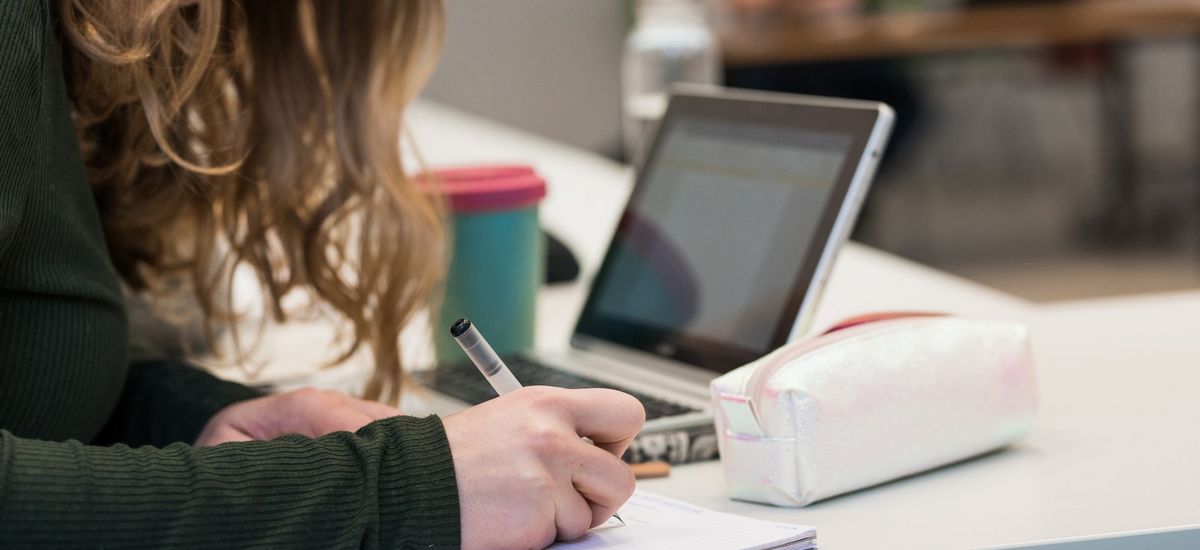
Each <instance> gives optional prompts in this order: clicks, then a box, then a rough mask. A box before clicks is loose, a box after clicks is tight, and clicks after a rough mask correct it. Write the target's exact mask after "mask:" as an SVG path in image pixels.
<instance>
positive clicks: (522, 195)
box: [417, 164, 546, 213]
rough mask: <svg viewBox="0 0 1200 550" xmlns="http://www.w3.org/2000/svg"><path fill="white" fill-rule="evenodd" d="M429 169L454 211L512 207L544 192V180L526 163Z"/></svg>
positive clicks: (536, 199)
mask: <svg viewBox="0 0 1200 550" xmlns="http://www.w3.org/2000/svg"><path fill="white" fill-rule="evenodd" d="M431 173H432V175H433V176H434V178H435V179H436V181H437V183H438V187H439V188H440V189H441V191H442V193H443V195H444V196H445V197H446V198H447V199H448V202H449V204H450V209H451V210H452V211H454V212H458V213H472V212H490V211H496V210H516V209H519V208H525V207H528V206H532V205H535V204H537V203H538V202H539V201H541V200H542V197H545V196H546V181H545V180H543V179H542V177H541V176H539V175H538V174H537V172H535V171H534V170H533V167H530V166H524V165H516V164H497V165H485V166H461V167H453V168H443V169H440V170H434V171H432V172H431ZM425 177H426V175H421V176H418V178H417V179H418V180H422V179H425Z"/></svg>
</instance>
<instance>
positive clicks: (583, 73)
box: [425, 0, 630, 155]
mask: <svg viewBox="0 0 1200 550" xmlns="http://www.w3.org/2000/svg"><path fill="white" fill-rule="evenodd" d="M446 12H447V18H446V43H445V49H444V51H443V54H442V59H441V62H440V64H439V65H438V69H437V71H436V72H435V73H434V76H433V79H432V80H431V81H430V83H429V86H428V87H427V88H426V92H425V96H426V97H429V98H431V99H434V100H437V101H441V102H443V103H446V104H449V105H452V106H455V107H458V108H461V109H464V110H467V111H470V112H474V113H478V114H481V115H484V116H486V117H489V118H492V119H495V120H499V121H501V122H504V123H507V124H512V125H515V126H518V127H521V128H525V129H528V130H531V131H534V132H537V133H540V134H543V135H546V136H548V137H551V138H554V139H558V140H561V141H565V142H567V143H571V144H573V145H576V146H580V147H584V148H586V149H590V150H592V151H596V152H600V153H604V154H610V155H611V154H615V153H616V152H617V151H618V150H619V148H620V122H621V119H620V64H621V45H622V42H623V41H624V37H625V33H626V30H627V29H628V26H629V18H630V12H629V5H628V2H626V1H625V0H446Z"/></svg>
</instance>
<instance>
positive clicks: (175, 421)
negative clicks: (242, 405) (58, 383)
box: [93, 358, 262, 447]
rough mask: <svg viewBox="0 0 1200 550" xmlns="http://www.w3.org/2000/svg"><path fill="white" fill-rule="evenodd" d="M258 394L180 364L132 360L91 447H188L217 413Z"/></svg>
mask: <svg viewBox="0 0 1200 550" xmlns="http://www.w3.org/2000/svg"><path fill="white" fill-rule="evenodd" d="M260 395H262V394H261V393H260V392H258V391H256V390H254V389H251V388H248V387H246V386H242V385H240V384H235V383H233V382H227V381H225V380H221V379H219V378H217V377H215V376H213V375H211V374H208V373H207V372H204V371H202V370H200V369H198V368H195V367H193V366H191V365H188V364H186V363H184V362H181V361H179V360H175V359H165V358H164V359H142V360H134V362H133V363H131V364H130V366H129V373H128V375H127V376H126V379H125V387H124V389H123V390H122V391H121V398H120V400H119V401H118V402H117V406H116V409H115V410H114V411H113V413H112V416H110V417H109V419H108V422H107V423H106V424H105V426H104V428H103V429H102V430H101V431H100V434H99V435H97V436H96V439H95V440H93V443H96V444H112V443H124V444H127V445H132V446H135V447H136V446H140V445H155V446H160V447H161V446H165V445H168V444H171V443H175V442H183V443H192V442H194V441H196V437H197V436H199V435H200V432H201V431H202V430H203V429H204V425H205V424H207V423H208V420H209V418H212V416H213V415H214V414H216V413H217V411H219V410H221V409H223V408H225V407H226V406H228V405H230V404H233V403H235V402H238V401H242V400H245V399H251V398H254V397H258V396H260Z"/></svg>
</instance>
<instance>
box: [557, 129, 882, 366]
mask: <svg viewBox="0 0 1200 550" xmlns="http://www.w3.org/2000/svg"><path fill="white" fill-rule="evenodd" d="M675 115H676V116H673V117H671V116H669V117H668V118H667V119H666V120H664V122H663V126H662V128H661V129H660V132H659V138H658V141H657V143H656V146H655V148H654V151H653V152H652V154H651V156H650V157H649V160H648V161H647V163H646V165H645V169H644V171H643V173H642V174H641V178H640V179H639V182H638V185H637V188H636V191H635V193H634V196H633V197H632V198H631V200H630V203H629V205H628V206H627V208H626V210H625V212H624V214H623V215H622V218H621V220H620V222H619V224H618V228H617V231H616V234H615V235H614V238H613V242H612V244H611V247H610V249H609V252H608V256H607V257H606V258H605V261H604V265H603V267H602V269H601V272H600V274H599V275H598V276H597V279H596V281H595V284H594V287H593V289H592V293H591V295H590V296H589V300H588V304H587V306H586V307H585V310H584V314H583V316H581V318H580V325H579V328H578V330H579V331H580V332H583V333H585V334H592V335H595V336H599V337H602V338H605V339H608V340H613V341H616V342H617V343H620V344H623V345H627V346H632V347H636V348H642V349H646V350H647V351H651V352H654V353H658V354H660V355H667V356H675V358H677V359H682V360H685V362H689V363H693V364H699V365H700V366H707V367H709V368H713V369H715V370H727V369H728V368H732V367H734V366H737V365H738V364H740V363H741V362H744V361H748V360H751V359H753V358H754V357H758V356H760V355H763V354H765V353H766V352H768V351H770V350H771V349H773V348H774V347H776V346H777V345H778V344H780V343H782V342H779V341H778V340H779V338H780V334H781V329H783V328H786V327H783V325H787V326H788V327H790V325H791V320H792V318H793V317H794V316H795V315H796V311H795V308H796V307H797V304H796V303H795V300H794V299H793V298H794V295H795V293H796V292H797V285H798V284H801V285H804V286H805V287H807V284H808V283H809V281H810V278H811V273H809V274H808V275H809V276H808V277H805V276H804V275H805V271H806V269H807V270H809V271H810V272H811V270H812V269H813V265H812V264H813V263H814V262H813V260H814V257H815V255H814V254H812V253H811V252H814V251H812V250H810V249H811V248H813V247H816V248H820V247H823V246H824V245H825V243H826V242H827V240H828V231H829V229H830V225H831V221H830V219H829V216H828V214H829V213H830V210H831V208H830V206H831V202H834V203H836V204H834V205H833V206H834V208H833V214H836V207H837V206H840V203H841V199H842V195H843V194H844V189H842V190H841V192H839V183H841V182H843V181H844V180H846V179H848V176H847V175H846V174H845V173H846V172H848V171H850V170H852V169H853V168H854V166H853V165H854V164H856V161H857V160H858V157H857V155H856V154H855V153H856V151H855V149H858V150H861V145H860V146H859V147H857V148H856V147H855V145H856V141H859V140H856V139H855V135H854V133H852V132H849V131H838V130H836V129H814V128H811V127H806V126H804V125H796V124H788V123H785V122H786V121H777V120H770V119H761V120H750V121H746V120H737V119H736V118H732V117H728V116H720V115H719V114H716V113H712V114H710V113H688V114H683V113H678V112H677V113H675ZM848 165H849V166H848ZM815 252H817V253H819V252H820V251H819V250H817V251H815ZM800 290H803V289H800ZM680 348H684V349H683V350H681V349H680ZM681 351H683V352H684V353H683V356H680V352H681ZM687 351H691V352H692V353H691V355H695V356H696V357H695V358H689V357H687V356H686V355H688V353H686V352H687Z"/></svg>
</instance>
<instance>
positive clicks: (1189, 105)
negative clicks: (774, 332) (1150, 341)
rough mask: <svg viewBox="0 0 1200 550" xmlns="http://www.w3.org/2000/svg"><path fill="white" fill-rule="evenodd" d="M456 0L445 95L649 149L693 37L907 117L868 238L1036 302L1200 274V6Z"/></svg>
mask: <svg viewBox="0 0 1200 550" xmlns="http://www.w3.org/2000/svg"><path fill="white" fill-rule="evenodd" d="M446 4H447V9H448V22H447V37H446V44H445V49H444V53H443V57H442V60H441V63H440V65H439V68H438V70H437V72H436V73H435V75H434V77H433V79H432V81H431V82H430V84H429V86H428V88H427V91H426V92H425V96H426V97H427V98H430V99H433V100H435V101H439V102H442V103H445V104H448V105H451V106H454V107H457V108H460V109H463V110H465V111H469V112H472V113H476V114H480V115H483V116H486V117H488V118H492V119H495V120H498V121H500V122H503V123H506V124H510V125H513V126H517V127H521V128H524V129H527V130H529V131H532V132H535V133H538V134H542V135H545V136H547V137H550V138H553V139H557V140H560V141H564V142H567V143H570V144H573V145H576V146H579V147H582V148H586V149H588V150H591V151H595V152H598V153H601V154H604V155H606V156H609V157H611V158H614V159H618V160H628V159H629V157H630V156H632V155H634V154H635V152H636V147H631V143H632V144H633V145H636V141H637V139H636V138H637V137H638V134H637V131H638V127H637V126H636V125H635V126H633V127H632V128H634V130H633V131H632V133H631V126H629V124H625V126H624V129H623V121H626V122H630V121H631V120H632V121H633V122H634V123H636V122H637V120H638V118H637V117H639V116H643V114H639V113H640V112H633V111H634V110H631V105H634V106H636V104H637V102H638V99H639V96H638V94H639V93H640V91H639V90H631V89H630V86H631V82H635V81H637V79H638V78H639V77H637V76H631V75H636V74H638V73H637V71H638V70H643V69H645V68H646V67H645V63H646V62H645V61H644V60H640V59H638V58H637V55H641V54H643V53H645V52H644V51H640V50H639V48H640V49H642V50H645V49H646V48H651V49H653V48H655V47H661V46H662V44H661V43H657V44H658V46H655V45H654V43H651V44H650V45H649V46H648V45H647V44H648V43H647V42H646V41H645V39H646V38H647V37H649V39H650V40H651V42H654V41H656V40H659V39H663V40H666V41H667V42H671V41H672V40H674V41H675V42H674V44H675V46H672V47H676V46H678V47H691V48H693V49H696V48H699V50H697V51H698V52H699V53H696V52H693V53H696V55H699V56H700V58H699V60H698V61H694V62H691V63H693V65H691V66H690V68H687V69H685V70H683V72H681V73H677V74H675V73H673V74H675V76H674V78H675V79H684V80H688V79H701V80H704V79H712V80H716V81H718V82H723V83H724V84H726V85H729V86H736V87H743V88H759V89H768V90H778V91H787V92H795V93H809V94H819V95H832V96H841V97H855V98H863V99H873V100H879V101H885V102H887V103H889V104H890V105H892V106H893V108H895V109H896V111H897V116H898V124H897V128H896V132H895V133H894V134H893V138H892V141H891V145H890V150H889V153H888V155H887V157H886V158H885V161H884V164H883V166H882V167H881V170H880V173H879V176H878V177H877V179H876V183H875V186H874V189H873V190H872V192H871V194H870V197H869V199H868V201H867V205H866V206H865V208H864V211H863V215H862V217H861V218H860V221H859V225H858V228H857V230H856V233H855V238H856V239H857V240H859V241H862V242H864V243H867V244H870V245H872V246H875V247H878V248H881V249H884V250H887V251H890V252H893V253H896V254H898V255H901V256H904V257H907V258H911V259H913V260H916V261H919V262H922V263H926V264H929V265H932V266H935V267H937V268H940V269H944V270H947V271H950V272H953V273H958V274H960V275H963V276H965V277H968V278H971V279H974V280H977V281H980V282H982V283H984V284H987V285H990V286H993V287H996V288H998V289H1001V290H1004V291H1007V292H1010V293H1013V294H1016V295H1019V296H1023V297H1025V298H1028V299H1031V300H1035V301H1051V300H1061V299H1073V298H1085V297H1096V296H1109V295H1121V294H1132V293H1143V292H1158V291H1169V290H1176V289H1185V288H1196V287H1200V155H1197V153H1198V152H1200V92H1198V91H1197V88H1198V85H1200V0H641V1H630V0H571V1H570V2H563V1H561V0H521V1H519V2H495V1H494V0H449V1H448V2H447V3H446ZM672 33H673V34H672ZM679 44H683V46H679ZM660 53H661V52H660ZM631 56H633V57H632V58H631ZM710 65H711V67H713V69H712V73H713V74H711V75H709V74H708V72H709V71H708V69H707V67H709V66H710ZM631 70H633V71H634V72H632V73H631V72H630V71H631ZM642 91H644V90H642ZM641 99H647V98H641ZM648 99H653V98H648ZM651 103H653V102H651ZM650 110H651V111H653V108H651V109H650ZM631 117H633V118H632V119H631Z"/></svg>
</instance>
